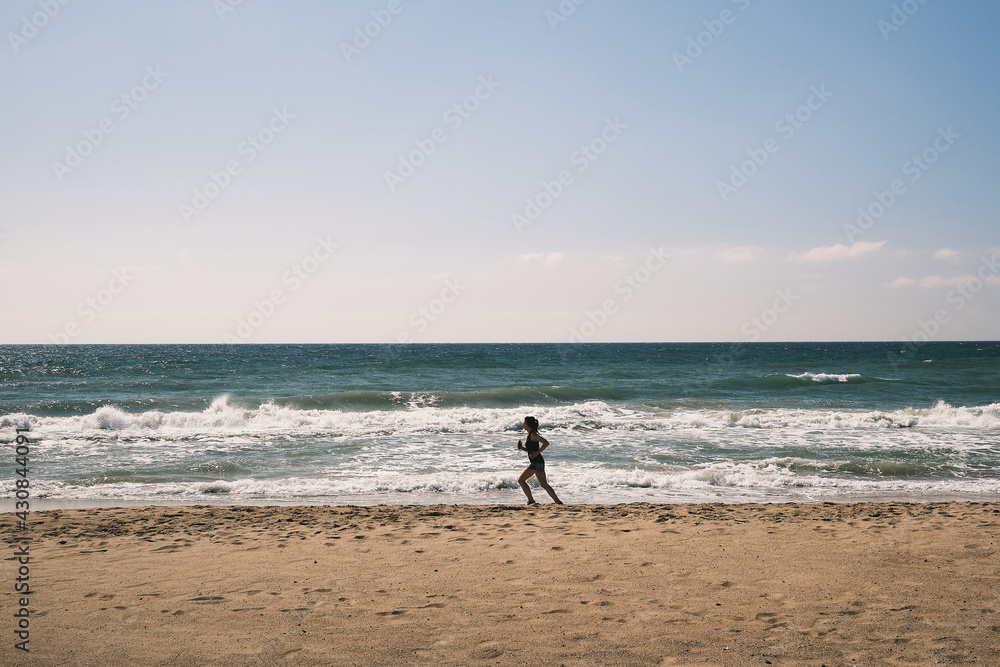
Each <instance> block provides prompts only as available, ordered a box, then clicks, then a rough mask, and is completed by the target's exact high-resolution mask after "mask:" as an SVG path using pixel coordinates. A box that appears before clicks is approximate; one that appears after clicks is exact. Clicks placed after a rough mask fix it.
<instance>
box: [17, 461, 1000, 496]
mask: <svg viewBox="0 0 1000 667" xmlns="http://www.w3.org/2000/svg"><path fill="white" fill-rule="evenodd" d="M516 477H517V471H516V470H515V471H512V472H505V473H500V474H479V475H469V476H464V475H455V474H453V473H451V472H439V473H432V474H423V475H404V474H381V475H375V476H370V477H367V478H362V477H354V478H339V479H338V478H298V477H289V478H281V479H251V478H244V479H235V480H215V481H205V482H182V481H172V482H162V483H135V482H121V483H115V484H95V485H90V486H80V485H77V484H66V483H64V482H51V481H43V480H39V481H37V482H35V483H33V486H34V487H35V495H34V497H35V498H42V499H49V500H54V499H56V500H57V499H122V500H149V501H155V500H198V499H211V498H217V499H220V498H223V497H225V498H227V499H230V500H249V499H254V498H270V499H286V500H291V499H296V498H300V499H301V498H310V499H322V498H327V499H331V498H339V499H341V500H343V499H345V498H347V499H349V498H351V497H361V496H365V497H380V498H383V499H384V500H385V501H386V502H407V499H408V498H410V499H413V498H419V499H422V500H426V497H427V496H440V495H442V494H452V495H461V496H465V497H467V498H477V497H479V498H500V497H507V496H511V495H512V496H513V497H515V498H517V497H519V496H518V495H517V494H519V493H520V492H519V490H518V488H517V479H516ZM549 481H550V482H551V483H552V484H553V486H554V487H555V488H556V489H557V490H558V491H559V493H560V494H561V495H562V496H563V497H564V498H566V499H568V500H570V501H571V502H603V500H601V499H603V498H606V497H608V495H609V494H611V493H613V492H619V494H621V493H624V494H626V495H624V496H622V497H626V498H627V497H633V498H635V497H636V496H635V493H636V492H638V491H642V492H643V493H644V495H643V497H644V498H647V499H648V498H649V497H654V498H655V497H657V496H660V497H662V498H665V497H666V496H668V495H669V494H675V493H680V494H683V495H684V496H686V497H688V498H691V499H695V500H715V499H718V497H720V496H721V497H723V498H728V497H733V498H735V497H740V498H754V497H757V498H764V497H775V496H781V497H785V498H788V497H801V498H813V499H822V498H832V497H839V498H843V497H852V496H853V497H857V496H869V495H889V494H891V495H893V496H894V497H901V498H907V497H910V498H916V499H919V498H921V497H924V496H927V495H938V496H940V495H949V494H950V495H956V496H965V497H976V496H984V495H994V496H995V495H996V494H1000V479H995V478H985V479H984V478H980V479H970V478H952V479H933V480H932V479H907V478H882V477H878V476H869V477H857V476H852V477H846V476H836V475H831V474H796V473H794V472H792V471H791V470H789V468H788V466H787V465H783V464H782V462H780V461H776V460H767V461H753V462H719V463H714V464H711V465H706V466H701V467H698V468H695V469H689V470H680V471H666V472H653V471H650V470H642V469H639V468H635V469H631V470H617V469H608V468H599V469H594V468H581V467H575V466H572V465H570V464H562V465H560V466H558V468H556V467H553V470H552V471H550V474H549ZM629 493H631V494H632V495H631V496H630V495H628V494H629ZM498 494H499V495H498ZM789 494H792V495H791V496H790V495H789Z"/></svg>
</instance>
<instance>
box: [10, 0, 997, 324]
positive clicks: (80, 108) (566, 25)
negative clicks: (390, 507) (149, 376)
mask: <svg viewBox="0 0 1000 667" xmlns="http://www.w3.org/2000/svg"><path fill="white" fill-rule="evenodd" d="M64 1H66V2H67V4H61V3H60V2H59V0H10V1H9V2H6V3H4V4H3V5H2V7H0V31H2V33H3V36H4V39H3V44H2V45H0V89H2V90H3V91H4V103H3V105H2V106H0V128H2V129H0V156H2V157H0V308H2V309H3V313H4V317H3V318H2V324H0V343H48V342H72V343H129V342H134V343H174V342H177V343H188V342H190V343H201V342H206V343H208V342H225V341H234V340H236V341H248V342H257V343H267V342H330V343H338V342H394V341H400V340H406V341H416V342H529V341H541V342H548V341H551V342H561V341H569V340H586V341H594V342H602V341H747V342H749V341H757V340H761V341H774V340H903V339H909V340H912V339H914V337H916V338H917V340H923V339H924V338H927V339H934V340H955V339H997V338H998V337H1000V263H998V261H1000V256H998V253H1000V240H998V235H997V229H998V225H997V222H998V212H1000V205H998V202H997V198H996V190H997V184H998V183H1000V161H998V160H997V155H998V153H1000V125H998V122H997V121H998V114H997V110H998V108H1000V90H998V87H1000V46H998V44H997V40H996V39H995V32H996V28H997V27H998V26H1000V5H998V4H997V3H995V2H988V1H986V0H980V1H972V0H957V1H954V2H947V3H946V2H942V1H939V0H926V1H924V2H920V1H919V0H892V1H889V0H884V1H883V0H845V1H841V2H827V3H817V2H774V1H770V2H766V1H764V0H710V1H709V0H705V1H700V2H693V1H692V2H652V1H638V0H637V1H632V2H609V1H607V0H585V1H582V2H581V1H580V0H576V2H574V1H573V0H563V1H562V2H559V1H558V0H548V1H541V0H539V1H535V2H529V1H526V0H508V1H505V2H482V1H469V2H441V1H435V0H414V1H412V2H408V1H407V0H393V1H389V0H372V1H367V2H361V1H352V2H317V1H311V2H306V1H299V2H280V3H279V2H275V1H273V0H271V1H267V0H243V1H242V2H240V3H238V4H236V3H235V0H176V1H172V2H169V3H165V2H125V1H114V0H94V1H91V2H81V1H79V0H77V1H68V0H64ZM577 2H579V4H577Z"/></svg>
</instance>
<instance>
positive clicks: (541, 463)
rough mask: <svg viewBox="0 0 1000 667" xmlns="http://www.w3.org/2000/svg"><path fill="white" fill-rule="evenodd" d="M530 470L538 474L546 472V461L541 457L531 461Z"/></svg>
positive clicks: (529, 463)
mask: <svg viewBox="0 0 1000 667" xmlns="http://www.w3.org/2000/svg"><path fill="white" fill-rule="evenodd" d="M528 470H537V471H538V472H545V459H543V458H542V457H541V455H539V456H536V457H535V458H533V459H530V461H529V462H528Z"/></svg>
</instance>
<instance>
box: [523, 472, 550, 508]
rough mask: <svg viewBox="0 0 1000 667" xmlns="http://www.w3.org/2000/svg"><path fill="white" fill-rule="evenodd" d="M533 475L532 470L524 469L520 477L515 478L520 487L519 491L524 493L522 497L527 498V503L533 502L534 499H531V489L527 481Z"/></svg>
mask: <svg viewBox="0 0 1000 667" xmlns="http://www.w3.org/2000/svg"><path fill="white" fill-rule="evenodd" d="M534 474H535V471H534V470H532V469H531V468H525V469H524V472H522V473H521V476H520V477H518V478H517V483H518V484H520V485H521V490H522V491H524V495H526V496H528V502H529V503H533V502H535V499H534V498H532V497H531V488H530V487H529V486H528V480H529V479H530V478H531V476H532V475H534ZM541 474H544V473H541Z"/></svg>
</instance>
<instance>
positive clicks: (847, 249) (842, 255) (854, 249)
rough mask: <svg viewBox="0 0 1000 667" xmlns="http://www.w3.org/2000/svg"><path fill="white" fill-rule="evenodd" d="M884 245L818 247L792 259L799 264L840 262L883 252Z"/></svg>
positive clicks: (880, 242)
mask: <svg viewBox="0 0 1000 667" xmlns="http://www.w3.org/2000/svg"><path fill="white" fill-rule="evenodd" d="M884 245H885V241H857V242H856V243H854V244H853V245H850V246H846V245H844V244H843V243H838V244H836V245H827V246H816V247H815V248H813V249H811V250H809V251H808V252H803V253H798V254H796V255H792V259H793V260H795V261H797V262H839V261H843V260H845V259H858V258H859V257H864V256H866V255H872V254H874V253H876V252H878V251H879V250H881V249H882V246H884Z"/></svg>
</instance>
